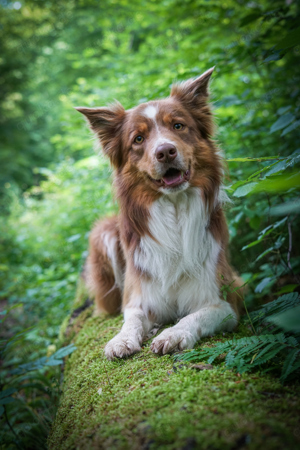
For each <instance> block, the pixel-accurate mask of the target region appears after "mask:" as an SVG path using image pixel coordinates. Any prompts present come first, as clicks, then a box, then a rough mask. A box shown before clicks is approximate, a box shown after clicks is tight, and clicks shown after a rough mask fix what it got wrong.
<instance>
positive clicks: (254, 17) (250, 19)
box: [240, 11, 262, 27]
mask: <svg viewBox="0 0 300 450" xmlns="http://www.w3.org/2000/svg"><path fill="white" fill-rule="evenodd" d="M260 17H262V14H261V12H260V11H259V12H256V13H251V14H248V15H247V16H245V17H243V18H242V19H241V22H240V27H244V26H245V25H248V24H249V23H252V22H254V21H255V20H257V19H259V18H260Z"/></svg>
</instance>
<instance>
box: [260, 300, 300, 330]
mask: <svg viewBox="0 0 300 450" xmlns="http://www.w3.org/2000/svg"><path fill="white" fill-rule="evenodd" d="M267 321H268V322H272V323H274V324H275V325H277V326H278V327H280V328H283V329H284V330H285V331H291V332H294V333H297V332H299V331H300V305H299V306H296V307H295V308H293V309H289V310H288V311H284V312H282V313H279V314H275V315H272V316H270V317H268V319H267Z"/></svg>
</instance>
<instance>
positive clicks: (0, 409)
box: [0, 405, 5, 416]
mask: <svg viewBox="0 0 300 450" xmlns="http://www.w3.org/2000/svg"><path fill="white" fill-rule="evenodd" d="M4 411H5V409H4V408H3V406H1V405H0V416H2V414H3V413H4Z"/></svg>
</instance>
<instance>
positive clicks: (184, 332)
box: [151, 300, 237, 355]
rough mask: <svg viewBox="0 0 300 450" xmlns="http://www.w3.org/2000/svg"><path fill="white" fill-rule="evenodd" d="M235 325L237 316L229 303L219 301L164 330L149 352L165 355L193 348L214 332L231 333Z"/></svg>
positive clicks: (154, 340)
mask: <svg viewBox="0 0 300 450" xmlns="http://www.w3.org/2000/svg"><path fill="white" fill-rule="evenodd" d="M236 325H237V316H236V313H235V312H234V310H233V309H232V307H231V306H230V304H229V303H226V302H225V301H222V300H219V302H216V304H214V305H210V306H206V307H203V308H201V309H199V310H198V311H196V312H195V313H192V314H189V315H188V316H186V317H184V318H183V319H181V320H180V321H179V322H178V323H177V324H176V325H175V326H174V327H171V328H167V329H165V330H164V331H163V332H162V333H161V334H160V335H159V336H157V337H156V338H155V339H153V341H152V344H151V350H152V351H153V352H154V353H160V354H163V355H164V354H166V353H170V352H173V351H177V350H180V351H181V350H185V349H187V348H193V347H194V345H195V343H196V342H197V341H199V339H200V338H201V337H204V336H211V335H213V334H215V333H216V332H219V331H222V330H226V331H232V330H233V329H234V328H235V326H236Z"/></svg>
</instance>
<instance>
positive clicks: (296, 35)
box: [276, 27, 300, 49]
mask: <svg viewBox="0 0 300 450" xmlns="http://www.w3.org/2000/svg"><path fill="white" fill-rule="evenodd" d="M298 44H300V27H299V28H296V30H293V31H291V32H290V33H288V34H287V35H286V36H285V37H284V38H283V39H282V40H281V41H279V42H278V44H276V47H278V48H280V49H282V48H289V47H294V46H295V45H298Z"/></svg>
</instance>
